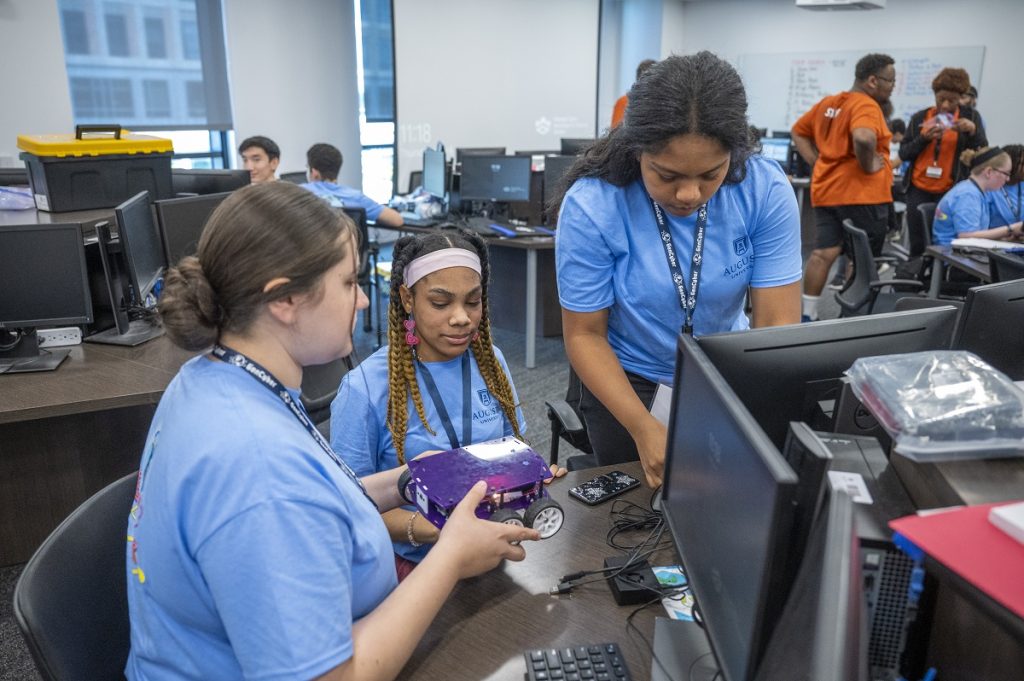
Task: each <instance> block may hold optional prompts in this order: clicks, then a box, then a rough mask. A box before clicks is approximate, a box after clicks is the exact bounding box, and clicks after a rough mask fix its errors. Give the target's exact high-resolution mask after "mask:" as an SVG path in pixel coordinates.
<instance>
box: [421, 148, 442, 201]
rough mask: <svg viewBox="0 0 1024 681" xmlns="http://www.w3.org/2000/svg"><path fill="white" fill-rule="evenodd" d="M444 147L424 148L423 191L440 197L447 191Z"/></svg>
mask: <svg viewBox="0 0 1024 681" xmlns="http://www.w3.org/2000/svg"><path fill="white" fill-rule="evenodd" d="M446 165H447V164H446V162H445V157H444V149H429V148H428V149H424V150H423V191H425V192H427V193H428V194H430V195H432V196H436V197H438V198H440V199H443V198H444V195H445V194H446V193H447V188H446V184H447V183H446V182H445V168H446Z"/></svg>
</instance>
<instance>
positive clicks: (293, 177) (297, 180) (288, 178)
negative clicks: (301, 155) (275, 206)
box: [281, 170, 307, 184]
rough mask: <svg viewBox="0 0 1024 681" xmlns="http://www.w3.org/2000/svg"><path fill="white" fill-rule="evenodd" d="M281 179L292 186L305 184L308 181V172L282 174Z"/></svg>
mask: <svg viewBox="0 0 1024 681" xmlns="http://www.w3.org/2000/svg"><path fill="white" fill-rule="evenodd" d="M281 179H282V180H284V181H285V182H291V183H292V184H305V183H306V181H307V178H306V171H305V170H303V171H295V172H294V173H281Z"/></svg>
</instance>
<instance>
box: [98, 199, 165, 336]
mask: <svg viewBox="0 0 1024 681" xmlns="http://www.w3.org/2000/svg"><path fill="white" fill-rule="evenodd" d="M114 218H115V221H116V223H117V236H116V237H115V236H114V235H113V234H112V233H111V230H110V224H109V223H107V222H101V223H98V224H97V225H96V236H97V240H98V242H99V252H100V259H101V260H102V262H103V272H104V277H105V279H106V284H107V295H108V296H109V298H110V307H111V309H112V310H113V313H114V328H112V329H107V330H105V331H101V332H99V333H95V334H93V335H91V336H89V337H88V338H86V339H85V340H87V341H89V342H92V343H108V344H111V345H139V344H140V343H144V342H146V341H148V340H151V339H153V338H156V337H158V336H160V335H162V334H163V329H161V328H160V326H159V325H158V324H157V323H155V321H154V320H153V318H152V311H151V310H148V309H147V308H149V307H150V306H148V305H147V299H148V298H149V295H150V293H152V292H153V289H154V287H155V286H156V283H157V281H159V280H160V277H161V276H162V275H163V271H164V265H165V261H164V247H163V243H162V241H161V239H160V233H159V231H158V230H157V227H156V221H155V220H154V219H153V210H152V207H151V206H150V201H149V192H140V193H138V194H136V195H135V196H133V197H132V198H130V199H128V200H127V201H125V202H124V203H122V204H121V205H119V206H117V207H115V208H114ZM133 317H134V318H133Z"/></svg>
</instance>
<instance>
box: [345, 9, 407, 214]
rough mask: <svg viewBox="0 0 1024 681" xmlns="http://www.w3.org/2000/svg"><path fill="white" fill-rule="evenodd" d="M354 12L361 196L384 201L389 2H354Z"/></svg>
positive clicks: (389, 138)
mask: <svg viewBox="0 0 1024 681" xmlns="http://www.w3.org/2000/svg"><path fill="white" fill-rule="evenodd" d="M355 10H356V12H355V14H356V37H357V40H356V64H357V69H358V82H359V100H360V107H359V138H360V141H361V143H362V158H361V161H362V167H363V192H364V193H365V194H366V195H367V196H369V197H370V198H372V199H374V200H376V201H380V202H382V203H384V202H387V201H388V200H390V199H391V197H392V196H393V195H394V194H395V94H394V93H395V66H394V58H393V55H394V50H393V46H392V40H393V37H392V36H393V30H392V28H393V24H392V15H391V0H357V1H356V5H355ZM403 189H404V187H403Z"/></svg>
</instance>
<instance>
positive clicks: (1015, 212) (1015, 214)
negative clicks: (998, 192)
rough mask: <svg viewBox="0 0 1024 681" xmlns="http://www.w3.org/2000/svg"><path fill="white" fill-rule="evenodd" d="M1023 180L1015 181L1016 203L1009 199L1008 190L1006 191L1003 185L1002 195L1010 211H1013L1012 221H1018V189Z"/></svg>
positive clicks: (1019, 206)
mask: <svg viewBox="0 0 1024 681" xmlns="http://www.w3.org/2000/svg"><path fill="white" fill-rule="evenodd" d="M1022 184H1024V182H1018V183H1017V204H1016V205H1014V203H1013V201H1011V200H1010V192H1008V191H1006V187H1003V196H1004V197H1006V203H1007V204H1009V206H1010V211H1011V212H1012V213H1013V218H1014V222H1020V209H1021V205H1020V189H1021V185H1022Z"/></svg>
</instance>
